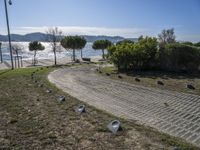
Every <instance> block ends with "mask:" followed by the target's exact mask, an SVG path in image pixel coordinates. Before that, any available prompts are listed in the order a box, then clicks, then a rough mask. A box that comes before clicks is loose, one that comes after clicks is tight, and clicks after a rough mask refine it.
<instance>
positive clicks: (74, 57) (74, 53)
mask: <svg viewBox="0 0 200 150" xmlns="http://www.w3.org/2000/svg"><path fill="white" fill-rule="evenodd" d="M75 55H76V54H75V49H73V61H74V62H75Z"/></svg>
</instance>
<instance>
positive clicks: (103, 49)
mask: <svg viewBox="0 0 200 150" xmlns="http://www.w3.org/2000/svg"><path fill="white" fill-rule="evenodd" d="M102 54H103V55H102V56H103V59H105V56H104V49H102Z"/></svg>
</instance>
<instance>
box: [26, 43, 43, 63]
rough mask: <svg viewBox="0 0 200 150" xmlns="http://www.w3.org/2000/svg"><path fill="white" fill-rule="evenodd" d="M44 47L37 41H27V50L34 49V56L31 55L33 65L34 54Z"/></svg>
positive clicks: (34, 60)
mask: <svg viewBox="0 0 200 150" xmlns="http://www.w3.org/2000/svg"><path fill="white" fill-rule="evenodd" d="M44 49H45V47H44V46H43V45H42V44H41V43H40V42H38V41H34V42H30V43H29V50H30V51H34V57H33V65H34V66H35V64H36V54H37V51H42V50H44Z"/></svg>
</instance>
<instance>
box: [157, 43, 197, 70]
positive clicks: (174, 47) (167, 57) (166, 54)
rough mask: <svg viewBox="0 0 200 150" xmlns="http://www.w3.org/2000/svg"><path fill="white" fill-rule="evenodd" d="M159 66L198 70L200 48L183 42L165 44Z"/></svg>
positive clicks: (166, 68)
mask: <svg viewBox="0 0 200 150" xmlns="http://www.w3.org/2000/svg"><path fill="white" fill-rule="evenodd" d="M160 61H161V64H162V65H161V68H162V69H163V70H169V71H190V72H191V71H198V69H199V65H200V49H199V48H197V47H194V46H189V45H185V44H179V43H175V44H167V45H166V46H165V47H164V48H163V49H162V54H161V56H160Z"/></svg>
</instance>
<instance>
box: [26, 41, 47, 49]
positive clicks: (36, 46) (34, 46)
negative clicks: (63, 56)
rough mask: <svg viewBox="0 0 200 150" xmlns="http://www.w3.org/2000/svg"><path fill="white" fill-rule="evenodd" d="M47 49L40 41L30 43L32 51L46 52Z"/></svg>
mask: <svg viewBox="0 0 200 150" xmlns="http://www.w3.org/2000/svg"><path fill="white" fill-rule="evenodd" d="M44 49H45V47H44V46H43V45H42V44H41V43H40V42H38V41H34V42H30V43H29V50H30V51H41V50H44Z"/></svg>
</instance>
